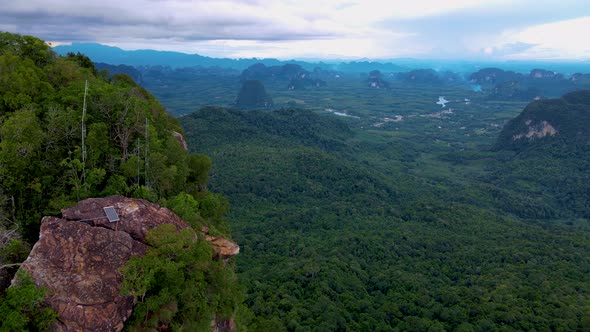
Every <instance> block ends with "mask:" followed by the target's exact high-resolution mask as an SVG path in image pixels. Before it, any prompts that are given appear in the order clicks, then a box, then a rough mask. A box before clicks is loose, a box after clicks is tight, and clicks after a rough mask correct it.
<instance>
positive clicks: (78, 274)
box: [21, 196, 239, 331]
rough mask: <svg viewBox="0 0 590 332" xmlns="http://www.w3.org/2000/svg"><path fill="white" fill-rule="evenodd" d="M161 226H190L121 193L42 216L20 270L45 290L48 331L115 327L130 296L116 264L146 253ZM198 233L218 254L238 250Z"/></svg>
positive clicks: (117, 328) (126, 309) (118, 326)
mask: <svg viewBox="0 0 590 332" xmlns="http://www.w3.org/2000/svg"><path fill="white" fill-rule="evenodd" d="M108 206H112V207H114V209H115V211H116V212H117V214H118V217H119V220H118V221H116V222H110V221H109V220H108V219H107V217H106V215H105V213H104V210H103V208H104V207H108ZM162 224H173V225H174V226H176V228H177V229H184V228H188V227H190V226H189V225H188V224H187V223H186V222H184V221H183V220H182V219H180V218H179V217H178V216H177V215H176V214H174V213H173V212H172V211H170V210H168V209H166V208H162V207H160V206H158V205H156V204H153V203H150V202H148V201H145V200H141V199H132V198H126V197H123V196H110V197H106V198H90V199H86V200H83V201H81V202H79V203H78V204H77V205H76V206H74V207H72V208H68V209H65V210H62V216H61V218H58V217H44V218H43V219H42V221H41V233H40V236H39V241H38V242H37V243H36V244H35V245H34V247H33V249H32V251H31V253H30V254H29V257H28V258H27V260H26V261H25V262H24V263H23V264H22V265H21V268H22V269H24V270H25V271H27V272H29V273H30V274H31V276H32V278H33V280H34V281H35V283H36V284H37V285H39V286H43V287H46V288H47V289H48V294H49V295H48V297H47V298H46V303H47V304H48V305H49V306H50V307H51V308H53V309H54V310H55V311H57V313H58V315H59V319H58V321H56V322H55V323H54V324H53V326H52V328H51V329H52V330H53V331H120V330H121V329H122V328H123V326H124V323H125V321H126V320H127V319H128V318H129V317H130V315H131V313H132V311H133V306H134V304H135V299H134V298H133V297H132V296H123V295H121V294H120V287H121V283H122V281H123V280H122V278H123V276H122V275H121V273H120V272H119V268H121V267H122V266H123V265H124V264H125V263H126V262H127V260H128V259H129V258H131V257H132V256H137V255H142V254H144V253H145V252H146V250H147V245H146V243H145V239H146V235H147V233H148V232H149V231H150V230H151V229H153V228H155V227H157V226H159V225H162ZM199 236H200V237H201V238H202V239H204V240H209V241H211V242H212V245H213V248H214V249H215V251H216V253H217V255H219V256H220V257H228V256H230V255H231V254H237V252H238V251H239V247H238V246H237V245H236V244H235V243H233V242H231V241H229V240H225V239H223V238H219V237H211V236H210V235H208V234H202V233H201V234H200V235H199ZM220 324H221V323H220Z"/></svg>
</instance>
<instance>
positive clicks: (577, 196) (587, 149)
mask: <svg viewBox="0 0 590 332" xmlns="http://www.w3.org/2000/svg"><path fill="white" fill-rule="evenodd" d="M589 142H590V90H582V91H576V92H571V93H568V94H566V95H564V96H563V97H561V98H558V99H550V100H540V101H534V102H532V103H530V104H529V105H528V106H526V107H525V109H524V110H523V111H522V112H521V113H520V114H519V115H518V116H517V117H516V118H514V119H512V120H511V121H509V122H508V123H507V124H506V125H505V126H504V128H503V129H502V131H501V132H500V134H499V136H498V139H497V140H496V142H495V145H494V149H495V150H496V151H498V152H507V151H513V153H515V154H514V156H513V158H511V159H510V160H508V161H507V162H505V163H504V164H503V165H502V166H499V167H497V168H496V170H495V171H494V172H493V173H492V174H493V175H492V176H491V179H492V182H494V183H496V184H497V185H499V186H501V187H504V188H511V189H512V190H514V191H516V192H518V193H519V194H518V196H519V197H521V198H522V201H523V202H525V201H530V200H531V199H539V198H541V199H542V201H544V203H543V204H542V205H539V206H538V208H536V209H531V208H527V209H521V210H520V211H518V212H516V213H518V214H521V215H527V216H529V217H530V216H535V217H537V218H589V217H590V172H589V171H588V170H590V144H589ZM570 222H571V221H570Z"/></svg>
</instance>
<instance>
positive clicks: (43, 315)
mask: <svg viewBox="0 0 590 332" xmlns="http://www.w3.org/2000/svg"><path fill="white" fill-rule="evenodd" d="M15 280H16V283H15V284H14V285H13V286H12V287H10V288H9V289H8V290H7V291H6V294H5V296H4V298H2V299H1V301H0V329H1V330H2V331H44V330H47V329H48V327H49V325H50V324H51V322H53V321H54V320H55V319H56V318H57V314H56V313H55V311H53V310H51V309H49V308H47V307H44V306H43V304H42V301H43V299H44V298H45V291H44V290H43V289H42V288H39V287H37V286H35V283H34V282H33V280H32V279H31V277H30V276H29V275H28V274H27V273H26V272H24V271H23V270H19V272H18V273H17V275H16V279H15Z"/></svg>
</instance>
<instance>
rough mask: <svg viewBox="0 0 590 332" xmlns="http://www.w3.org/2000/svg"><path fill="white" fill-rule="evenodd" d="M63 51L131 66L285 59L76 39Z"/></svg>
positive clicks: (235, 64)
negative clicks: (128, 46)
mask: <svg viewBox="0 0 590 332" xmlns="http://www.w3.org/2000/svg"><path fill="white" fill-rule="evenodd" d="M53 50H54V51H55V52H57V53H58V54H60V55H65V54H67V53H68V52H73V53H76V52H80V53H83V54H85V55H87V56H88V57H90V58H91V59H92V61H94V62H104V63H109V64H113V65H123V64H124V65H130V66H155V65H162V66H170V67H173V68H181V67H193V66H202V67H223V68H232V69H239V70H242V69H246V68H247V67H249V66H251V65H253V64H255V63H263V64H265V65H281V64H283V63H285V62H283V61H279V60H277V59H254V58H252V59H228V58H210V57H206V56H202V55H198V54H187V53H180V52H171V51H156V50H135V51H126V50H123V49H120V48H118V47H113V46H107V45H102V44H97V43H72V44H71V45H60V46H56V47H54V48H53ZM289 63H297V64H300V65H301V66H303V67H307V68H309V69H313V68H314V67H316V66H317V65H318V64H310V63H307V62H302V61H289Z"/></svg>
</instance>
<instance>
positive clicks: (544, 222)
mask: <svg viewBox="0 0 590 332" xmlns="http://www.w3.org/2000/svg"><path fill="white" fill-rule="evenodd" d="M367 89H370V88H367ZM370 91H376V92H382V91H383V90H370ZM396 92H399V90H398V91H396ZM181 119H182V124H183V127H184V129H185V132H186V134H187V139H188V141H189V146H190V148H191V149H192V150H193V151H195V152H200V153H207V154H209V155H210V156H211V158H212V160H213V162H214V164H215V165H216V173H215V174H213V175H212V177H211V182H210V185H211V187H212V188H213V189H215V190H218V191H220V192H222V193H224V194H225V195H227V197H228V198H229V199H230V201H231V202H232V211H231V212H230V213H231V216H232V222H233V224H232V226H233V227H232V228H233V234H234V236H235V238H236V239H237V240H238V242H239V243H240V245H241V248H243V251H241V253H240V257H239V260H238V262H239V264H238V271H239V275H240V278H241V281H242V282H243V284H244V286H245V289H246V299H245V303H246V304H247V305H248V307H249V308H250V309H251V310H252V311H253V312H254V314H255V316H256V317H255V318H254V319H253V320H252V323H251V326H252V330H255V331H282V332H286V331H344V330H347V331H425V332H426V331H514V330H516V331H520V330H526V331H530V330H533V329H534V330H538V331H551V330H560V329H561V330H564V331H579V330H583V328H584V327H585V326H588V323H589V322H590V316H588V313H587V310H586V309H587V308H586V307H587V305H586V304H587V303H588V299H589V295H590V288H589V287H590V275H589V274H588V273H587V272H588V270H589V268H590V258H589V257H588V255H587V252H588V251H589V250H590V237H589V236H588V223H587V219H577V218H578V217H580V216H583V215H584V213H587V211H589V209H588V208H587V206H588V205H587V204H586V202H584V201H583V199H585V198H583V197H586V196H584V195H586V194H584V193H583V192H578V191H576V192H573V191H571V190H570V191H569V193H566V192H565V191H562V192H561V193H563V195H561V196H560V197H561V198H560V199H559V200H555V196H553V195H555V192H550V191H548V190H547V183H545V182H543V179H544V178H545V177H546V176H547V175H549V174H551V178H552V179H553V180H556V181H561V184H562V187H565V186H568V185H570V186H571V184H572V182H575V181H577V180H578V179H582V180H583V177H586V178H587V175H586V174H588V172H580V171H579V170H578V171H577V173H576V171H575V170H576V168H575V166H576V164H570V161H573V160H574V159H571V160H569V161H568V162H567V164H561V163H559V162H556V161H555V160H554V159H548V160H545V161H543V163H544V164H545V165H548V167H546V168H542V169H540V171H537V170H539V169H538V168H534V167H532V166H535V165H534V164H533V165H531V164H529V163H528V161H527V160H521V159H518V157H515V153H514V152H512V151H504V150H502V151H497V152H491V151H489V145H487V146H486V150H485V151H483V149H481V148H480V147H475V148H471V147H469V146H468V145H463V146H461V149H457V150H452V149H450V148H449V147H448V146H447V145H446V144H445V145H444V146H443V145H442V144H441V145H438V146H437V144H436V143H435V142H433V141H432V140H428V139H427V138H425V134H424V132H423V131H421V130H420V129H414V131H412V132H410V131H409V130H408V131H406V132H404V133H403V134H401V135H399V136H397V135H398V134H397V133H396V131H393V130H391V131H385V130H383V131H376V130H374V129H371V130H370V131H369V130H362V128H361V129H360V130H359V128H355V127H353V125H354V123H355V122H354V121H355V120H354V119H349V118H347V117H336V116H330V115H329V114H325V113H321V112H320V113H318V112H313V111H309V110H301V109H281V110H275V111H239V110H232V109H225V108H219V107H216V108H213V107H209V108H204V109H201V110H199V111H197V112H195V113H193V114H190V115H187V116H184V117H182V118H181ZM399 127H400V131H401V130H402V129H403V127H401V125H399ZM459 130H464V129H459ZM381 135H382V136H381ZM411 135H413V136H411ZM461 136H462V135H461ZM495 136H496V135H494V138H495ZM490 139H491V140H493V139H492V138H490ZM490 143H491V142H490ZM480 149H481V150H480ZM588 160H590V158H588ZM577 164H578V165H580V166H581V167H582V168H581V169H589V168H587V166H586V164H587V162H586V164H580V161H579V160H578V163H577ZM551 165H553V166H554V167H553V169H550V166H551ZM555 165H559V166H558V167H555ZM571 166H574V168H572V167H571ZM559 167H561V168H559ZM585 167H586V168H585ZM566 168H567V169H568V170H569V171H568V172H567V173H561V172H562V171H563V170H564V169H566ZM531 170H534V171H533V172H531ZM576 174H578V175H579V177H577V178H576V177H572V175H576ZM553 180H552V181H553ZM582 182H583V183H590V181H588V180H587V179H586V180H585V182H584V180H583V181H582ZM583 186H586V185H585V184H584V185H583ZM578 189H581V187H578ZM576 190H577V189H576ZM588 192H590V191H588ZM572 194H574V195H576V197H578V198H579V199H575V200H572V199H571V196H568V195H572ZM568 197H569V199H570V201H572V202H573V204H575V205H576V206H577V210H571V209H570V208H571V206H569V205H565V204H563V203H564V202H565V201H566V198H568ZM556 216H559V217H560V218H564V220H563V221H562V220H555V218H556ZM551 218H553V219H551Z"/></svg>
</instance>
